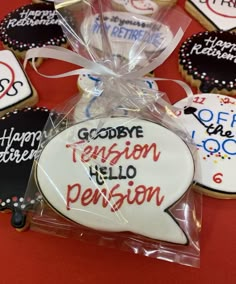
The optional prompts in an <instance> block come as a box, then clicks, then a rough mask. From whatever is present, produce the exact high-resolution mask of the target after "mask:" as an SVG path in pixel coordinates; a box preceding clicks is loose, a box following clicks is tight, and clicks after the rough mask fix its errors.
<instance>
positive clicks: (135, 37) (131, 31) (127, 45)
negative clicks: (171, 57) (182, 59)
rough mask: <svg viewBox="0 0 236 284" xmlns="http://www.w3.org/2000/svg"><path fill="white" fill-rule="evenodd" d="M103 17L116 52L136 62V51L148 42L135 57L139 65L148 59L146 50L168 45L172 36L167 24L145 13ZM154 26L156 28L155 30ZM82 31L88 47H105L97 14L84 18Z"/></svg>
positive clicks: (113, 14)
mask: <svg viewBox="0 0 236 284" xmlns="http://www.w3.org/2000/svg"><path fill="white" fill-rule="evenodd" d="M103 16H104V25H105V28H106V31H107V36H108V39H109V42H110V44H111V50H112V54H113V55H116V56H117V55H120V56H122V57H125V58H126V59H128V60H132V61H134V54H135V53H137V48H138V46H139V45H142V47H143V46H144V44H145V50H144V51H143V52H142V53H141V55H140V56H139V58H136V62H135V64H136V65H141V64H142V63H143V61H144V60H146V56H145V52H157V51H160V50H162V49H164V48H166V46H168V45H169V44H170V42H171V40H172V39H173V34H172V32H171V31H170V29H169V28H168V27H167V26H166V25H164V24H161V23H158V22H156V21H155V20H154V19H152V18H149V17H145V16H143V15H138V16H137V14H132V13H128V12H104V13H103ZM151 27H153V28H152V31H151ZM154 27H155V29H154ZM81 34H82V36H83V39H84V41H85V43H86V44H87V45H88V46H92V47H94V48H96V49H98V50H103V44H102V43H103V42H104V41H103V40H102V38H101V24H100V20H99V15H98V14H96V15H93V16H89V17H86V18H85V20H84V21H83V23H82V24H81ZM134 43H135V47H134Z"/></svg>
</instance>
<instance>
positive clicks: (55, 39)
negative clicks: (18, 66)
mask: <svg viewBox="0 0 236 284" xmlns="http://www.w3.org/2000/svg"><path fill="white" fill-rule="evenodd" d="M0 40H1V41H2V43H3V45H4V47H5V48H8V49H11V50H12V51H13V52H14V53H15V54H16V55H17V56H18V57H19V58H22V59H24V56H25V53H26V51H27V50H28V49H30V48H34V47H43V46H46V45H54V46H66V44H67V40H66V37H65V36H64V34H63V32H62V29H61V26H60V23H59V19H58V18H57V14H56V11H55V10H54V5H53V4H46V3H38V4H29V5H26V6H23V7H20V8H18V9H17V10H15V11H13V12H11V13H9V14H8V15H7V16H6V17H5V18H4V19H3V20H2V21H1V23H0ZM41 61H42V59H40V58H39V59H38V60H37V62H36V64H37V65H39V64H40V63H41Z"/></svg>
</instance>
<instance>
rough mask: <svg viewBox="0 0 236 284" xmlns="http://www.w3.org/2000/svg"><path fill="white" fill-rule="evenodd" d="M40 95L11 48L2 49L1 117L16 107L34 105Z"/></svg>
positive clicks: (0, 64)
mask: <svg viewBox="0 0 236 284" xmlns="http://www.w3.org/2000/svg"><path fill="white" fill-rule="evenodd" d="M37 102H38V95H37V92H36V90H35V89H34V87H33V86H32V85H31V83H30V81H29V78H28V77H27V75H26V74H25V72H24V70H23V67H22V66H21V65H20V63H19V62H18V60H17V59H16V57H15V55H14V54H13V52H11V51H10V50H1V51H0V117H1V116H3V115H4V114H5V113H7V112H9V111H12V110H14V109H16V108H18V109H20V108H23V107H26V106H28V107H29V106H34V105H35V104H36V103H37Z"/></svg>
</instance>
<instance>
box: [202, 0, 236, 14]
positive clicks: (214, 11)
mask: <svg viewBox="0 0 236 284" xmlns="http://www.w3.org/2000/svg"><path fill="white" fill-rule="evenodd" d="M235 1H236V0H231V1H229V3H232V4H233V5H234V6H233V8H235V5H236V3H235ZM209 2H210V1H209V0H206V5H207V7H208V9H209V10H211V11H212V12H213V13H215V14H217V15H219V16H222V17H225V18H236V16H229V15H225V14H223V13H220V12H217V11H216V10H215V9H213V8H212V7H211V5H210V3H209Z"/></svg>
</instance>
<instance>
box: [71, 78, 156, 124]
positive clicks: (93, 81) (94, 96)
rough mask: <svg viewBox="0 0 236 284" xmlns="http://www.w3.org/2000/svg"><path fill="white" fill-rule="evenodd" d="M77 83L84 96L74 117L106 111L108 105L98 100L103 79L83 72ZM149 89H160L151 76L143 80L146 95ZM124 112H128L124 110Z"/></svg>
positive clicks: (88, 116)
mask: <svg viewBox="0 0 236 284" xmlns="http://www.w3.org/2000/svg"><path fill="white" fill-rule="evenodd" d="M77 84H78V87H79V89H80V91H81V92H82V98H81V99H80V101H79V102H78V104H77V106H76V108H75V112H74V117H75V118H76V117H81V114H83V115H82V116H83V117H85V118H91V117H94V116H96V115H100V114H102V113H104V112H105V111H106V106H104V105H102V104H100V103H99V102H98V98H99V96H100V95H101V90H100V89H99V85H100V84H101V81H100V80H99V79H98V77H96V76H92V75H90V74H83V75H81V76H79V77H78V81H77ZM149 89H150V90H156V91H157V90H158V86H157V84H156V82H155V81H153V80H152V78H151V77H150V78H147V79H146V80H145V81H144V82H143V90H142V91H143V95H145V93H146V92H147V91H148V90H149ZM124 114H127V112H126V111H124Z"/></svg>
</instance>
